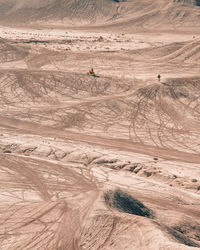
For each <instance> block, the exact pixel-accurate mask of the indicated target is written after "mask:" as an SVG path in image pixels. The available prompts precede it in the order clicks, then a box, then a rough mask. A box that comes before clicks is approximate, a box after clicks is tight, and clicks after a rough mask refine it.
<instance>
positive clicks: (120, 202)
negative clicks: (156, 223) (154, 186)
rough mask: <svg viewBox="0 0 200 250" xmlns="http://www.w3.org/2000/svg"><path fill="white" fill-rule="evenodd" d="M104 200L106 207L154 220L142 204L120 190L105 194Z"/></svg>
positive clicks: (151, 213)
mask: <svg viewBox="0 0 200 250" xmlns="http://www.w3.org/2000/svg"><path fill="white" fill-rule="evenodd" d="M104 199H105V202H106V204H107V205H108V206H110V207H112V208H115V209H117V210H118V211H121V212H124V213H128V214H135V215H138V216H143V217H147V218H154V215H153V212H152V211H151V210H150V209H149V208H147V207H146V206H145V205H144V204H143V203H142V202H140V201H139V200H137V199H135V198H133V197H132V196H131V195H129V194H127V193H125V192H124V191H122V190H120V189H117V190H114V191H112V190H110V191H108V192H106V193H105V194H104Z"/></svg>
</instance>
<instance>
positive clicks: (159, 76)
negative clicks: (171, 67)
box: [158, 74, 161, 82]
mask: <svg viewBox="0 0 200 250" xmlns="http://www.w3.org/2000/svg"><path fill="white" fill-rule="evenodd" d="M160 78H161V75H160V74H158V81H159V82H160Z"/></svg>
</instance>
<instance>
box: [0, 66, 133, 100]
mask: <svg viewBox="0 0 200 250" xmlns="http://www.w3.org/2000/svg"><path fill="white" fill-rule="evenodd" d="M0 87H1V94H2V99H1V101H0V102H2V103H7V104H8V103H13V102H15V103H21V104H24V103H26V102H34V103H40V104H41V103H51V104H52V103H59V102H60V101H61V100H63V98H67V97H68V98H70V99H73V98H76V97H80V96H81V97H89V96H96V95H107V94H108V93H109V94H110V93H113V94H114V93H115V94H117V93H120V92H124V91H126V90H128V89H129V88H130V85H129V83H127V84H122V83H121V82H120V79H119V80H116V81H115V80H113V79H112V78H108V77H107V78H106V77H101V78H98V79H96V78H94V77H90V76H87V75H86V74H85V75H83V74H78V73H63V72H56V71H55V72H52V71H51V72H50V71H23V70H21V71H8V72H7V71H2V72H0Z"/></svg>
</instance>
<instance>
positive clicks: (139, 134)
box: [130, 78, 200, 151]
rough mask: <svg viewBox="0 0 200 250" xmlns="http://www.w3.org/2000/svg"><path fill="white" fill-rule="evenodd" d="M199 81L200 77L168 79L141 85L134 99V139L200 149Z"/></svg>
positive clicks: (187, 148)
mask: <svg viewBox="0 0 200 250" xmlns="http://www.w3.org/2000/svg"><path fill="white" fill-rule="evenodd" d="M199 83H200V81H199V79H198V78H194V79H192V78H183V79H168V80H167V81H166V82H163V83H162V84H161V85H160V84H155V85H150V86H148V87H145V88H141V89H139V90H138V92H137V101H135V100H132V101H131V102H132V111H131V112H132V116H131V117H132V125H131V127H130V134H131V137H132V139H133V140H134V141H135V140H136V141H138V142H139V141H140V142H146V143H147V141H149V142H150V141H152V142H153V143H154V144H155V145H157V146H160V147H168V148H169V147H178V148H179V149H180V148H182V149H183V148H184V149H185V150H189V148H193V150H194V149H195V150H197V151H199V150H200V148H199V146H198V145H199V144H198V139H196V140H194V139H192V138H193V136H194V137H196V138H199V136H200V135H199V133H198V129H197V128H198V126H199V124H200V110H199V88H200V85H199ZM130 106H131V104H130ZM145 131H146V132H145ZM144 134H145V137H143V136H144ZM148 138H149V139H148ZM194 145H195V146H194Z"/></svg>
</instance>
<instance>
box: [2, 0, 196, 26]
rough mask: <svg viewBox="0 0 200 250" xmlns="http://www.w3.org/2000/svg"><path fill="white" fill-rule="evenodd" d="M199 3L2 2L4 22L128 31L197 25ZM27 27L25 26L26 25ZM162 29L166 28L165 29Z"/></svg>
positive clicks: (73, 0)
mask: <svg viewBox="0 0 200 250" xmlns="http://www.w3.org/2000/svg"><path fill="white" fill-rule="evenodd" d="M198 6H199V1H172V0H167V1H164V0H157V1H152V0H145V1H142V2H141V1H139V0H136V1H133V0H131V1H114V0H103V1H93V0H76V1H75V0H70V1H65V0H59V1H55V0H51V1H42V2H41V1H21V0H20V1H13V0H10V1H6V2H5V1H0V11H1V13H0V14H1V15H0V16H1V17H0V22H1V23H6V22H7V23H12V24H14V23H23V22H26V24H36V23H38V22H39V23H43V24H46V25H47V24H49V25H56V24H57V25H58V24H60V25H61V24H62V25H76V26H80V25H83V24H86V23H87V24H91V25H93V24H94V23H95V24H96V25H99V24H102V23H104V25H105V24H106V23H107V24H108V25H113V22H114V23H116V22H117V23H119V24H120V26H121V27H123V28H124V29H125V30H126V29H128V30H130V29H135V27H138V28H141V27H145V28H147V29H153V28H154V29H155V28H158V27H159V28H160V29H161V28H164V29H166V28H167V27H168V29H169V28H170V29H171V28H173V27H177V26H178V27H179V28H184V27H190V28H194V27H197V26H198V24H197V23H198V21H199V12H200V9H199V7H198ZM23 24H25V23H23ZM162 26H163V27H162Z"/></svg>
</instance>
